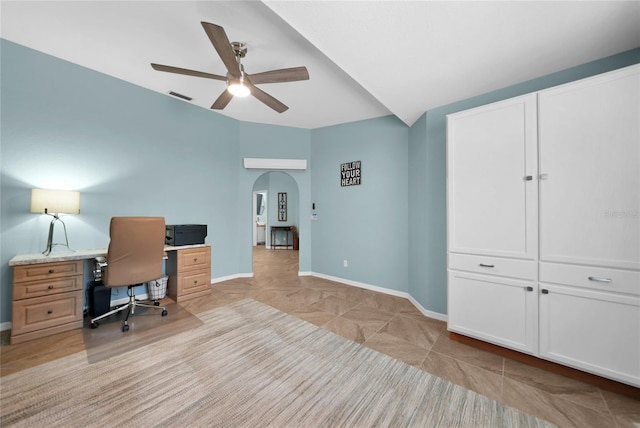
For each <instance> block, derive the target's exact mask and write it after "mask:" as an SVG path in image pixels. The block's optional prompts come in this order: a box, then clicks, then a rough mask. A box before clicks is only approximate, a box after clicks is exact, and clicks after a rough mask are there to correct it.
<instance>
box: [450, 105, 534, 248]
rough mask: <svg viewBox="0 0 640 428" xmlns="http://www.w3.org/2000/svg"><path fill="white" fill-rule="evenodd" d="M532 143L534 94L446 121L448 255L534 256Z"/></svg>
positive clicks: (458, 115) (462, 114) (455, 116)
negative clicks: (451, 253) (458, 253)
mask: <svg viewBox="0 0 640 428" xmlns="http://www.w3.org/2000/svg"><path fill="white" fill-rule="evenodd" d="M536 144H537V130H536V96H535V94H530V95H526V96H522V97H518V98H513V99H510V100H506V101H502V102H499V103H495V104H490V105H487V106H483V107H479V108H476V109H472V110H467V111H464V112H460V113H456V114H453V115H449V116H448V117H447V209H448V220H449V221H448V244H449V251H453V252H460V253H468V254H484V255H493V256H503V257H505V256H506V257H515V258H522V259H531V260H533V259H536V258H537V251H538V244H537V236H538V235H537V222H538V218H537V217H538V216H537V198H538V190H537V184H536V179H537V146H536ZM528 177H529V178H528Z"/></svg>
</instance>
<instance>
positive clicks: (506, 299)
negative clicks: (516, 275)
mask: <svg viewBox="0 0 640 428" xmlns="http://www.w3.org/2000/svg"><path fill="white" fill-rule="evenodd" d="M537 288H538V286H537V283H536V282H533V281H526V280H517V279H511V278H501V277H497V276H490V275H478V274H474V273H468V272H462V271H456V270H449V295H448V297H447V299H448V301H447V303H448V305H449V317H448V328H449V330H452V331H455V332H457V333H460V334H464V335H466V336H470V337H474V338H476V339H480V340H485V341H488V342H492V343H495V344H498V345H502V346H505V347H508V348H511V349H516V350H518V351H521V352H525V353H528V354H535V352H536V350H537V344H538V336H537V332H538V329H537V311H538V299H537V296H538V294H537Z"/></svg>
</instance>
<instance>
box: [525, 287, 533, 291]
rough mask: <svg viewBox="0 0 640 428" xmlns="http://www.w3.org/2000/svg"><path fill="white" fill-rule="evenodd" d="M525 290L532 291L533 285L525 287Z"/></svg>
mask: <svg viewBox="0 0 640 428" xmlns="http://www.w3.org/2000/svg"><path fill="white" fill-rule="evenodd" d="M525 290H527V291H533V287H527V288H526V289H525Z"/></svg>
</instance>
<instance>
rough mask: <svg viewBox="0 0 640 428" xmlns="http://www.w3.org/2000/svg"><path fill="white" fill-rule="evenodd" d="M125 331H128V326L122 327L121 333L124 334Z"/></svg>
mask: <svg viewBox="0 0 640 428" xmlns="http://www.w3.org/2000/svg"><path fill="white" fill-rule="evenodd" d="M126 331H129V324H125V325H123V326H122V332H123V333H124V332H126Z"/></svg>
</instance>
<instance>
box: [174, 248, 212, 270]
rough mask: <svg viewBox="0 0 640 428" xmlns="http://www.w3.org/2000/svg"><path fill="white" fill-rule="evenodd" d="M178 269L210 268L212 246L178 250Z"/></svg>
mask: <svg viewBox="0 0 640 428" xmlns="http://www.w3.org/2000/svg"><path fill="white" fill-rule="evenodd" d="M177 253H178V254H177V256H178V270H180V271H182V270H192V269H202V268H208V267H209V264H210V263H211V248H210V247H203V248H193V249H189V250H178V251H177Z"/></svg>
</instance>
